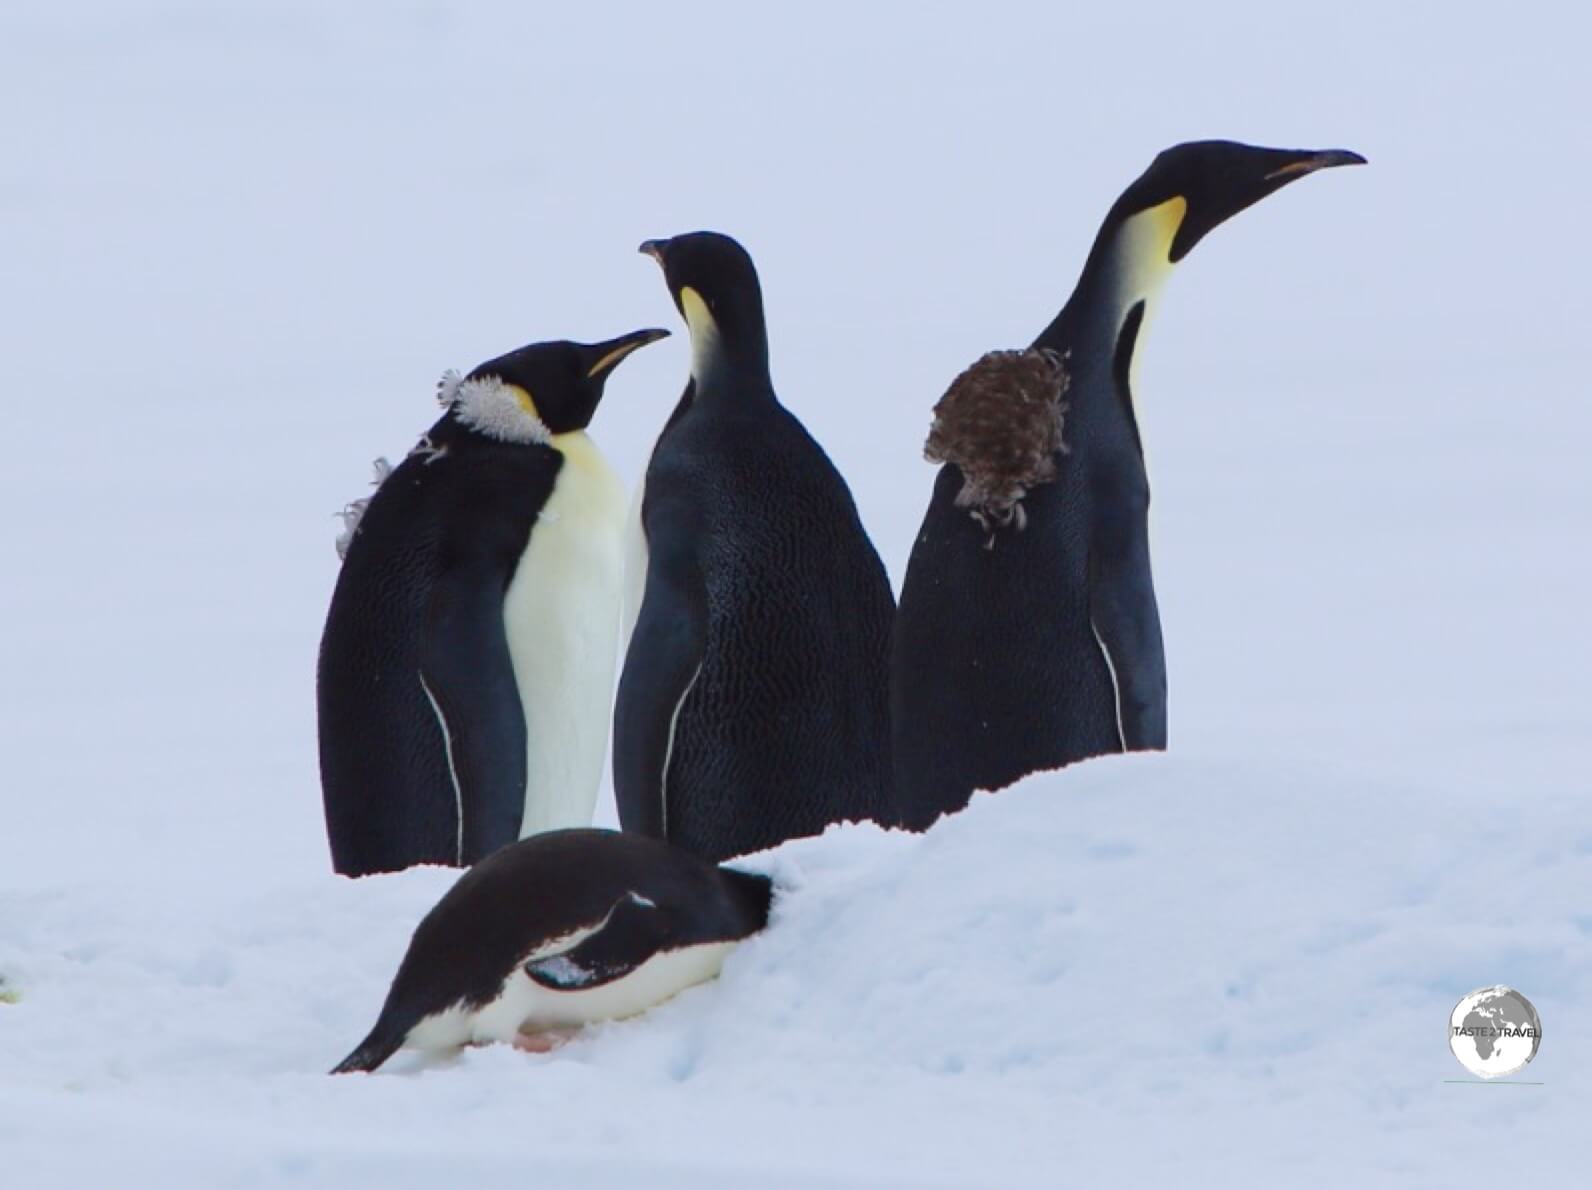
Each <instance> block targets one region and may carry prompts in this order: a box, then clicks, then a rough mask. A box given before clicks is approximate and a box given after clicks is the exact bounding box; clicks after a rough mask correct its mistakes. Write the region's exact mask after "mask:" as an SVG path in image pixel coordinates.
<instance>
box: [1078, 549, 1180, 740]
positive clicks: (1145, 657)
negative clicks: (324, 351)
mask: <svg viewBox="0 0 1592 1190" xmlns="http://www.w3.org/2000/svg"><path fill="white" fill-rule="evenodd" d="M1089 624H1090V627H1092V628H1093V629H1094V637H1095V643H1096V644H1097V645H1099V646H1100V656H1101V660H1102V661H1103V662H1104V664H1105V666H1106V669H1107V672H1108V673H1109V675H1110V678H1111V693H1112V696H1113V698H1114V700H1115V702H1116V719H1117V740H1118V742H1119V743H1120V744H1121V747H1122V751H1124V752H1142V751H1146V750H1157V751H1159V750H1164V749H1165V748H1166V652H1165V649H1164V648H1163V646H1162V641H1161V619H1160V616H1159V615H1158V614H1157V611H1156V603H1155V586H1154V584H1153V582H1152V581H1151V578H1150V547H1149V538H1148V535H1147V534H1145V533H1142V532H1141V533H1138V534H1135V535H1133V536H1131V537H1124V536H1122V535H1120V534H1114V533H1106V534H1103V535H1101V536H1099V537H1097V538H1096V540H1095V543H1094V546H1093V548H1092V549H1091V551H1090V555H1089Z"/></svg>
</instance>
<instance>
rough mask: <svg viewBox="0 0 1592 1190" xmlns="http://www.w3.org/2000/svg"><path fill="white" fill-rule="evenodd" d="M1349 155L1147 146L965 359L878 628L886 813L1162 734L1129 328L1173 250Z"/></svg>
mask: <svg viewBox="0 0 1592 1190" xmlns="http://www.w3.org/2000/svg"><path fill="white" fill-rule="evenodd" d="M1364 160H1365V159H1364V158H1363V157H1360V156H1359V155H1358V154H1355V153H1350V152H1346V151H1343V150H1329V151H1324V152H1317V151H1306V150H1295V149H1264V148H1256V147H1253V146H1250V145H1241V144H1236V143H1234V142H1232V141H1197V142H1193V143H1190V144H1183V145H1177V146H1175V147H1174V148H1171V149H1167V150H1166V151H1165V152H1163V153H1161V154H1160V155H1159V156H1158V157H1156V159H1155V161H1154V162H1153V163H1152V164H1151V165H1150V168H1149V169H1147V170H1146V171H1145V172H1144V174H1143V175H1142V176H1141V177H1140V178H1139V179H1138V180H1137V181H1135V182H1134V183H1133V184H1132V185H1131V186H1129V187H1128V189H1127V190H1126V191H1124V192H1123V194H1122V196H1121V197H1120V198H1119V199H1117V201H1116V204H1115V205H1114V206H1113V207H1112V208H1111V210H1110V212H1109V213H1108V214H1107V216H1106V219H1105V223H1104V224H1103V225H1102V226H1101V228H1100V232H1099V234H1098V235H1097V236H1096V238H1095V242H1094V247H1093V249H1092V250H1091V251H1090V253H1089V258H1088V261H1087V263H1086V264H1085V265H1084V270H1083V276H1082V277H1081V278H1080V280H1079V281H1078V285H1077V288H1076V289H1074V291H1073V294H1072V297H1071V298H1070V299H1069V300H1068V302H1067V304H1066V306H1065V308H1063V310H1062V311H1061V313H1060V314H1059V315H1057V317H1056V319H1055V321H1053V322H1052V323H1051V324H1050V325H1049V326H1048V327H1046V328H1045V330H1044V332H1043V333H1041V334H1040V336H1039V338H1038V339H1037V340H1036V341H1035V343H1034V345H1033V347H1032V348H1031V349H1030V350H1029V351H1027V352H1012V353H995V354H994V355H992V356H988V357H985V359H983V360H981V361H979V363H978V364H976V365H974V367H973V368H972V369H970V370H969V372H968V373H967V374H965V375H964V376H963V377H961V378H959V380H958V382H957V384H956V385H953V387H952V390H951V391H950V392H948V393H947V394H946V397H945V399H944V400H943V401H942V402H941V404H940V406H939V407H938V408H937V409H936V420H935V426H934V429H933V431H931V436H930V446H929V451H928V455H929V457H930V459H931V460H933V461H941V462H944V463H946V465H945V466H944V467H942V468H941V470H940V473H939V476H938V478H937V479H936V481H935V485H934V495H933V497H932V499H931V500H930V503H929V509H928V512H927V514H926V515H925V517H924V520H923V526H922V529H921V530H920V531H919V533H918V538H917V541H916V543H915V545H914V546H913V550H912V556H911V559H910V561H909V563H908V566H907V573H906V579H905V582H904V583H903V585H902V590H901V607H900V611H899V613H898V615H897V618H896V627H895V635H894V641H893V646H892V657H891V712H892V731H893V744H892V747H893V755H894V771H895V794H896V799H897V804H898V806H899V808H900V810H901V813H902V818H903V822H904V824H905V825H907V826H910V827H913V828H916V829H922V828H924V827H926V826H928V825H929V823H931V822H932V821H933V820H934V819H935V818H936V817H937V816H938V815H940V814H943V813H947V812H950V811H954V810H957V809H960V808H961V807H962V806H964V805H966V803H967V800H968V798H969V797H970V796H971V795H972V793H973V791H974V790H976V789H999V788H1001V787H1002V786H1005V785H1009V784H1010V783H1011V782H1013V781H1015V780H1017V779H1018V778H1020V777H1022V776H1025V775H1026V774H1028V773H1032V772H1035V771H1038V770H1041V769H1051V768H1058V767H1060V766H1062V765H1064V764H1069V763H1071V762H1073V761H1076V760H1082V759H1084V758H1085V757H1089V756H1097V755H1100V754H1102V753H1109V752H1124V751H1132V750H1141V749H1159V748H1164V747H1165V746H1166V661H1165V657H1164V654H1163V652H1162V645H1161V623H1160V618H1159V616H1158V614H1157V611H1156V605H1155V588H1154V585H1153V583H1152V582H1151V578H1150V551H1149V538H1148V514H1149V503H1150V488H1149V481H1148V478H1147V475H1146V472H1145V464H1144V451H1143V445H1142V442H1141V441H1140V436H1139V421H1138V414H1137V409H1136V406H1135V404H1134V390H1133V366H1134V362H1135V358H1136V349H1137V347H1138V343H1139V338H1140V332H1141V331H1142V330H1143V327H1144V324H1145V322H1146V321H1147V318H1148V315H1149V312H1150V309H1151V306H1152V304H1153V302H1154V301H1155V299H1156V295H1157V293H1158V292H1159V290H1160V287H1161V284H1162V283H1163V282H1164V281H1165V280H1166V278H1167V276H1168V275H1169V274H1170V272H1171V271H1172V266H1173V265H1175V264H1177V263H1178V261H1180V260H1182V259H1183V258H1184V257H1185V256H1187V255H1188V253H1189V251H1190V250H1191V249H1192V248H1193V247H1194V245H1195V244H1197V243H1198V242H1199V241H1200V239H1201V238H1203V237H1204V236H1205V235H1206V233H1208V232H1209V231H1210V230H1211V229H1212V228H1214V227H1216V226H1217V225H1218V224H1220V223H1222V222H1223V221H1224V220H1226V219H1229V218H1231V217H1232V216H1233V215H1236V214H1237V213H1238V212H1240V211H1242V210H1244V209H1245V208H1246V207H1248V206H1250V205H1252V204H1253V203H1256V202H1258V201H1260V200H1261V199H1262V198H1265V197H1266V196H1267V195H1268V194H1271V193H1272V192H1274V191H1276V190H1279V189H1281V188H1282V187H1283V186H1285V185H1287V184H1288V183H1289V182H1292V181H1296V180H1297V179H1299V178H1302V177H1304V176H1305V175H1307V174H1310V173H1314V172H1315V171H1316V170H1319V169H1324V168H1327V167H1330V166H1337V165H1350V164H1355V163H1363V162H1364ZM1063 427H1064V428H1063Z"/></svg>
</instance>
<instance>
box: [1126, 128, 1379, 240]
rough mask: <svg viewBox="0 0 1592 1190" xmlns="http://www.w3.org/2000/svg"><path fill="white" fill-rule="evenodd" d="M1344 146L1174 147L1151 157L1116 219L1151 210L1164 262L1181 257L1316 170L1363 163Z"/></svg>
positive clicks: (1206, 143)
mask: <svg viewBox="0 0 1592 1190" xmlns="http://www.w3.org/2000/svg"><path fill="white" fill-rule="evenodd" d="M1364 164H1365V158H1364V157H1362V156H1360V155H1359V154H1358V153H1351V152H1350V151H1349V150H1347V149H1265V148H1259V147H1257V146H1255V145H1244V144H1239V143H1238V142H1237V141H1227V140H1203V141H1189V142H1188V143H1186V144H1181V145H1174V146H1172V147H1171V148H1170V149H1167V150H1165V151H1163V152H1162V153H1160V154H1159V155H1157V157H1156V159H1155V160H1154V161H1153V162H1151V163H1150V168H1149V169H1147V170H1145V171H1144V173H1143V174H1142V175H1140V177H1139V178H1138V180H1137V181H1135V182H1134V183H1133V185H1131V186H1129V187H1128V188H1127V190H1125V191H1123V193H1122V197H1121V198H1119V199H1118V200H1117V203H1116V206H1115V208H1114V209H1113V215H1114V216H1115V217H1116V221H1123V222H1125V221H1127V220H1129V219H1132V218H1133V217H1134V216H1136V215H1142V214H1144V213H1146V212H1152V211H1153V212H1156V213H1157V214H1158V215H1162V216H1164V218H1165V221H1166V223H1167V226H1168V228H1169V229H1170V230H1171V246H1170V249H1169V251H1168V263H1170V264H1176V263H1177V262H1178V261H1180V260H1182V259H1183V258H1184V257H1185V256H1187V255H1188V254H1189V252H1190V251H1191V250H1192V249H1193V247H1194V245H1195V244H1197V243H1199V242H1200V240H1202V239H1203V238H1204V237H1205V236H1206V235H1207V234H1208V233H1209V232H1210V231H1212V230H1213V229H1214V228H1216V227H1217V226H1218V225H1220V224H1222V223H1225V222H1226V221H1227V220H1229V219H1231V218H1232V217H1233V216H1234V215H1236V214H1238V213H1239V212H1240V211H1242V210H1245V209H1246V208H1248V207H1251V206H1253V205H1254V204H1255V203H1257V202H1259V201H1260V200H1261V199H1263V198H1265V197H1266V196H1267V195H1268V194H1272V193H1275V192H1276V191H1278V190H1281V189H1282V188H1283V187H1284V186H1286V185H1288V183H1290V182H1294V181H1297V180H1298V179H1300V178H1302V177H1304V176H1305V175H1307V174H1313V173H1315V172H1316V171H1317V170H1319V169H1329V168H1331V167H1333V166H1337V165H1364Z"/></svg>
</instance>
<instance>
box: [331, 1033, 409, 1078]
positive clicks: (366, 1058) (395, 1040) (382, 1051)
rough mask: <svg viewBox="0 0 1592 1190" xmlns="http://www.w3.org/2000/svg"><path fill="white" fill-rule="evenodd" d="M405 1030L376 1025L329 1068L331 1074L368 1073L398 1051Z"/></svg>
mask: <svg viewBox="0 0 1592 1190" xmlns="http://www.w3.org/2000/svg"><path fill="white" fill-rule="evenodd" d="M404 1033H405V1031H404V1030H402V1029H400V1030H397V1031H394V1030H391V1029H384V1028H382V1026H381V1025H379V1024H378V1025H377V1026H376V1027H375V1028H374V1029H372V1030H371V1031H370V1036H368V1037H366V1038H365V1040H364V1041H361V1042H360V1043H359V1045H358V1046H356V1047H355V1049H354V1052H353V1053H351V1054H349V1055H348V1057H346V1058H344V1059H343V1060H342V1061H341V1062H339V1063H338V1064H337V1065H336V1066H333V1067H332V1069H331V1073H332V1074H353V1073H355V1072H359V1073H361V1074H369V1073H371V1072H372V1071H373V1070H375V1069H376V1068H377V1067H378V1066H380V1065H381V1064H382V1063H383V1062H385V1061H386V1060H387V1059H388V1058H390V1057H392V1056H393V1055H394V1054H395V1053H397V1052H398V1047H399V1046H401V1045H403V1043H404Z"/></svg>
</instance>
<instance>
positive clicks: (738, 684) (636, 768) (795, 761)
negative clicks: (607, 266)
mask: <svg viewBox="0 0 1592 1190" xmlns="http://www.w3.org/2000/svg"><path fill="white" fill-rule="evenodd" d="M641 251H642V252H644V253H646V254H648V255H650V256H652V257H653V258H655V259H656V260H657V261H658V263H659V264H660V265H661V266H662V268H663V274H664V280H665V282H666V284H667V285H668V288H669V293H670V295H671V296H672V297H673V299H674V302H675V305H676V306H677V307H678V309H679V310H680V313H681V314H682V316H683V317H684V318H685V322H686V325H687V326H688V327H689V328H690V332H691V376H690V379H689V380H688V382H687V383H686V386H685V393H684V395H683V396H682V397H681V398H680V401H679V404H678V405H677V406H676V407H675V409H674V412H673V414H672V415H671V416H670V417H669V419H668V422H667V424H666V426H665V428H664V430H663V432H662V434H661V435H660V437H659V439H658V442H657V445H656V447H655V448H654V449H653V452H652V457H651V460H650V461H649V463H648V465H647V469H646V476H645V481H644V487H643V489H642V492H641V498H640V518H639V523H640V534H641V537H640V540H639V541H638V543H637V545H636V548H635V550H634V552H633V555H632V556H633V558H635V559H637V561H636V563H635V568H636V576H637V585H638V586H639V588H640V598H639V606H638V608H637V615H636V620H635V626H634V630H633V632H632V635H631V637H630V642H629V647H628V649H627V650H626V653H625V661H624V667H623V669H622V671H621V676H620V679H619V694H618V699H617V702H616V705H615V709H614V753H613V762H614V792H615V796H616V799H617V802H618V809H619V820H620V823H621V824H622V825H623V827H624V829H625V830H627V831H637V832H640V833H641V834H646V835H652V836H654V837H656V838H662V839H668V840H669V841H671V842H673V843H677V844H679V845H680V846H682V847H685V848H686V849H688V850H690V851H693V852H695V853H696V854H698V855H700V856H703V857H704V858H707V859H711V860H721V859H726V858H729V857H731V856H735V855H743V854H746V853H747V852H751V851H758V850H761V849H763V848H765V847H772V846H774V845H775V844H777V843H780V842H782V841H784V840H785V839H789V838H793V837H797V836H803V835H815V834H819V833H821V832H822V831H823V829H824V828H825V827H826V826H828V825H830V824H831V823H836V822H842V821H848V820H863V819H874V820H878V821H883V820H886V819H888V818H889V817H890V816H891V813H892V811H891V808H890V802H889V773H890V769H889V758H888V749H889V718H888V716H889V709H888V697H889V696H888V681H889V675H888V665H889V650H890V620H891V617H892V615H893V614H894V611H895V601H894V598H893V596H892V594H891V590H890V580H889V578H888V577H887V575H886V574H885V569H884V565H883V563H881V562H880V560H879V555H878V554H877V553H876V552H875V551H874V548H873V545H872V543H871V542H870V541H869V540H868V535H867V533H866V532H865V531H864V530H863V527H862V522H861V520H860V519H859V518H858V515H857V508H856V505H855V503H854V502H853V500H852V497H851V491H850V489H849V488H847V486H846V481H845V480H844V479H842V478H841V475H840V473H839V472H838V471H837V470H836V469H835V466H834V464H833V463H831V462H830V460H829V457H828V455H826V454H825V453H824V450H823V448H822V447H821V446H819V444H818V443H817V442H815V441H814V440H813V438H812V436H811V435H810V434H808V432H807V431H806V430H805V429H804V428H803V427H802V424H801V422H799V421H797V420H796V418H795V417H793V416H792V415H791V414H790V413H789V412H788V411H787V410H786V409H785V407H784V406H783V405H781V404H780V402H779V399H778V398H777V397H776V396H775V394H774V383H773V380H772V379H771V378H770V373H769V354H768V332H767V330H766V328H765V326H764V320H763V297H762V291H761V288H760V286H759V284H758V278H757V270H756V269H755V268H754V267H753V265H752V259H751V257H750V256H748V255H747V252H746V250H745V249H744V248H742V247H741V245H740V244H738V243H736V242H735V241H734V240H732V239H730V238H729V237H728V236H724V235H719V234H717V233H714V232H694V233H691V234H688V235H680V236H676V237H674V238H673V239H669V240H649V241H648V242H646V243H644V244H643V245H642V246H641Z"/></svg>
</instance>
